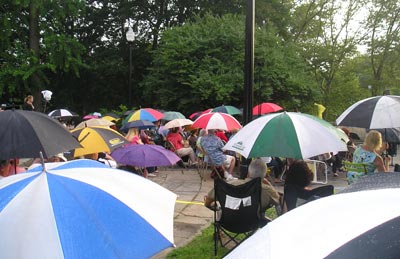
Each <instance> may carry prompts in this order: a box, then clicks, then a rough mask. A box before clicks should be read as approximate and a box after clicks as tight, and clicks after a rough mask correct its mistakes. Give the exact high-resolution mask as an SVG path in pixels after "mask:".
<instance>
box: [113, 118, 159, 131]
mask: <svg viewBox="0 0 400 259" xmlns="http://www.w3.org/2000/svg"><path fill="white" fill-rule="evenodd" d="M155 126H156V125H154V123H153V122H151V121H147V120H136V121H131V122H128V123H125V124H124V125H123V126H122V127H121V131H128V130H129V129H130V128H138V129H148V128H154V127H155Z"/></svg>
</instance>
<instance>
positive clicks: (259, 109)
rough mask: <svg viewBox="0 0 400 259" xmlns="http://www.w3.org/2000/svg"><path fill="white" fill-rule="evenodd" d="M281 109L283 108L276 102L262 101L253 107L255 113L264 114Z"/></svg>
mask: <svg viewBox="0 0 400 259" xmlns="http://www.w3.org/2000/svg"><path fill="white" fill-rule="evenodd" d="M281 110H283V108H282V107H280V106H279V105H277V104H275V103H261V104H258V105H256V106H254V107H253V115H263V114H267V113H271V112H277V111H281Z"/></svg>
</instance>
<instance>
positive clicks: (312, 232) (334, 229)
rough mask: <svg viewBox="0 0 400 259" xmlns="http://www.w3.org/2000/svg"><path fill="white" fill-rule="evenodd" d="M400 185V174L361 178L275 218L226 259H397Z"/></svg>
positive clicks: (399, 245)
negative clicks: (341, 189)
mask: <svg viewBox="0 0 400 259" xmlns="http://www.w3.org/2000/svg"><path fill="white" fill-rule="evenodd" d="M369 177H371V178H370V180H368V179H364V178H369ZM361 181H363V182H361ZM399 182H400V174H399V173H379V174H373V175H368V176H365V177H362V178H360V182H359V183H354V185H356V184H358V186H356V188H354V187H355V186H353V185H350V186H349V187H348V188H346V189H345V190H344V191H342V193H340V194H335V195H331V196H328V197H326V198H321V199H318V200H315V201H313V202H309V203H307V204H304V205H302V206H300V207H298V208H296V209H294V210H291V211H290V212H288V213H285V214H284V215H282V216H280V217H278V218H277V219H275V220H273V221H272V222H270V223H268V224H267V225H266V226H265V227H264V228H262V229H261V230H259V231H257V232H256V233H255V234H254V235H253V236H251V237H250V238H249V239H247V240H246V241H244V242H243V243H242V244H241V245H240V246H238V247H237V248H236V249H235V250H233V251H232V252H231V253H230V254H229V255H228V256H226V257H225V258H243V259H245V258H251V259H257V258H310V259H313V258H318V259H319V258H397V257H398V255H399V254H400V243H399V242H398V241H399V226H400V217H399V216H400V208H398V206H394V204H398V202H399V200H400V189H399V187H400V186H399ZM395 183H396V184H395ZM385 184H387V186H385ZM382 186H383V188H384V189H382ZM360 187H361V188H362V189H363V191H358V190H360ZM347 189H348V190H347ZM351 191H356V192H351ZM332 222H338V224H333V223H332ZM289 248H290V249H289Z"/></svg>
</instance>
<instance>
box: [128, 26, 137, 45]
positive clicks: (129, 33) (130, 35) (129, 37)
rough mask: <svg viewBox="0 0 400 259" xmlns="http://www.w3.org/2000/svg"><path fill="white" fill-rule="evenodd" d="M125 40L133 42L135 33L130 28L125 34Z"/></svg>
mask: <svg viewBox="0 0 400 259" xmlns="http://www.w3.org/2000/svg"><path fill="white" fill-rule="evenodd" d="M126 40H127V41H129V42H133V41H134V40H135V33H134V32H133V30H132V27H129V29H128V31H127V32H126Z"/></svg>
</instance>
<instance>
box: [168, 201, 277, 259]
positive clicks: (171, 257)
mask: <svg viewBox="0 0 400 259" xmlns="http://www.w3.org/2000/svg"><path fill="white" fill-rule="evenodd" d="M266 214H267V217H269V218H271V219H275V218H276V217H277V215H276V211H275V208H270V209H268V210H267V213H266ZM213 234H214V225H213V224H211V225H210V226H209V227H207V228H205V229H204V230H203V231H202V232H201V234H199V235H198V236H196V237H195V238H194V239H193V240H192V241H191V242H189V243H188V244H187V245H186V246H183V247H180V248H177V249H175V250H173V251H172V252H171V253H169V254H168V256H167V258H168V259H187V258H191V259H219V258H223V257H224V255H225V254H226V253H228V252H229V250H228V249H227V248H225V247H221V246H220V245H218V254H217V256H214V240H213Z"/></svg>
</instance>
